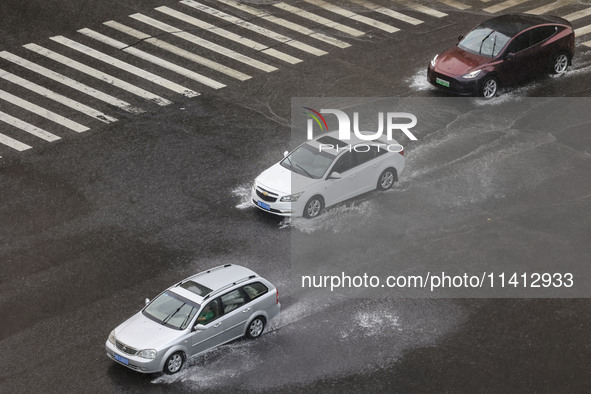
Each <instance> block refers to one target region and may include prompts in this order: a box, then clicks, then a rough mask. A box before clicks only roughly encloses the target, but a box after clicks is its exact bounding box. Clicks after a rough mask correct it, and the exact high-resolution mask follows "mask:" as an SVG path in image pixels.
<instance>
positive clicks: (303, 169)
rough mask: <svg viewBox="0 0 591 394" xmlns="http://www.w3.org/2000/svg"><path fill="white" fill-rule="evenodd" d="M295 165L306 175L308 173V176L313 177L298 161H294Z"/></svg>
mask: <svg viewBox="0 0 591 394" xmlns="http://www.w3.org/2000/svg"><path fill="white" fill-rule="evenodd" d="M295 166H296V167H297V168H299V169H300V170H302V171H304V172H305V173H306V175H308V176H309V177H310V178H314V177H313V176H312V174H310V173H309V172H308V171H306V169H305V168H304V167H302V166H301V165H299V164H298V163H295Z"/></svg>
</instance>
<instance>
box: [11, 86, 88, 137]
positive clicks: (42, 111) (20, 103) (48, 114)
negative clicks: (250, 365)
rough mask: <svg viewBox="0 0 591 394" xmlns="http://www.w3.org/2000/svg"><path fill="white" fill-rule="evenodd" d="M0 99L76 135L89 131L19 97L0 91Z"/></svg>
mask: <svg viewBox="0 0 591 394" xmlns="http://www.w3.org/2000/svg"><path fill="white" fill-rule="evenodd" d="M0 98H1V99H2V100H5V101H8V102H9V103H11V104H14V105H17V106H19V107H21V108H23V109H26V110H27V111H29V112H32V113H34V114H37V115H39V116H41V117H44V118H45V119H49V120H51V121H52V122H55V123H58V124H61V125H62V126H64V127H67V128H68V129H70V130H73V131H75V132H77V133H82V132H84V131H86V130H89V128H88V127H86V126H84V125H81V124H80V123H76V122H74V121H73V120H70V119H68V118H66V117H64V116H62V115H59V114H56V113H55V112H52V111H50V110H48V109H45V108H43V107H40V106H38V105H36V104H33V103H30V102H28V101H26V100H23V99H21V98H20V97H17V96H14V95H12V94H10V93H8V92H5V91H4V90H1V89H0Z"/></svg>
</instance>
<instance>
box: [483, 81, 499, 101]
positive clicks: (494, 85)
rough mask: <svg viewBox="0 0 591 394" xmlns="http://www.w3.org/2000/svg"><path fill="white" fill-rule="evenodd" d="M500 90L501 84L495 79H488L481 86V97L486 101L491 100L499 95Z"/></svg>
mask: <svg viewBox="0 0 591 394" xmlns="http://www.w3.org/2000/svg"><path fill="white" fill-rule="evenodd" d="M498 90H499V82H498V81H497V79H496V78H495V77H492V76H491V77H486V78H485V79H484V81H482V85H480V96H481V97H484V98H486V99H491V98H493V97H495V96H496V95H497V91H498Z"/></svg>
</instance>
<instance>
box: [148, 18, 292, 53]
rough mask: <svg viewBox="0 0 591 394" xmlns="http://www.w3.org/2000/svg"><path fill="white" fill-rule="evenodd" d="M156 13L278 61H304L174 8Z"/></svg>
mask: <svg viewBox="0 0 591 394" xmlns="http://www.w3.org/2000/svg"><path fill="white" fill-rule="evenodd" d="M156 11H160V12H162V13H164V14H166V15H169V16H172V17H173V18H177V19H179V20H181V21H183V22H186V23H188V24H190V25H193V26H196V27H200V28H202V29H204V30H207V31H208V32H209V33H213V34H217V35H218V36H221V37H224V38H227V39H228V40H231V41H234V42H237V43H238V44H241V45H244V46H246V47H248V48H251V49H254V50H255V51H259V52H261V53H264V54H266V55H269V56H272V57H274V58H276V59H279V60H282V61H284V62H287V63H290V64H296V63H301V62H302V60H301V59H298V58H296V57H293V56H290V55H288V54H286V53H283V52H280V51H278V50H276V49H272V48H269V47H268V46H266V45H263V44H261V43H258V42H256V41H253V40H251V39H249V38H246V37H244V36H241V35H239V34H235V33H232V32H231V31H228V30H226V29H222V28H221V27H217V26H215V25H212V24H211V23H208V22H205V21H202V20H201V19H197V18H195V17H192V16H189V15H187V14H183V13H182V12H179V11H176V10H173V9H172V8H168V7H158V8H156Z"/></svg>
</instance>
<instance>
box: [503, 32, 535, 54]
mask: <svg viewBox="0 0 591 394" xmlns="http://www.w3.org/2000/svg"><path fill="white" fill-rule="evenodd" d="M529 37H530V35H529V34H528V32H525V33H522V34H520V35H518V36H517V37H515V38H514V39H513V41H511V44H509V47H508V48H507V54H509V53H518V52H521V51H523V50H524V49H526V48H529V46H530V44H529Z"/></svg>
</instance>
